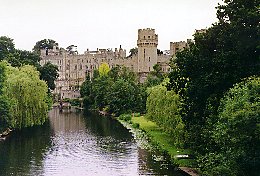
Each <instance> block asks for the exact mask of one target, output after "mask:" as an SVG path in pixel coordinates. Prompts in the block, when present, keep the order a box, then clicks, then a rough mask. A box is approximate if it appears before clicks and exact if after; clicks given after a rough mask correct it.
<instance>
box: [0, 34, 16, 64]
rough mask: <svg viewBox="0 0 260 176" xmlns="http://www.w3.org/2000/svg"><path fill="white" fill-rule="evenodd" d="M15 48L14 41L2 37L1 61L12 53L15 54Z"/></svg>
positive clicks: (0, 41) (0, 44)
mask: <svg viewBox="0 0 260 176" xmlns="http://www.w3.org/2000/svg"><path fill="white" fill-rule="evenodd" d="M14 51H15V46H14V42H13V39H11V38H9V37H6V36H1V37H0V61H1V60H3V59H5V58H6V57H7V56H8V55H9V54H10V53H14Z"/></svg>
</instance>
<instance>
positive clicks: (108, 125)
mask: <svg viewBox="0 0 260 176" xmlns="http://www.w3.org/2000/svg"><path fill="white" fill-rule="evenodd" d="M158 158H162V157H160V156H158V153H155V152H149V151H146V150H145V149H141V148H140V147H138V146H137V144H136V142H135V140H134V139H133V137H132V134H131V133H130V132H129V131H128V130H127V129H126V128H124V127H123V126H122V125H121V124H120V123H119V122H117V121H116V120H114V119H111V118H109V117H102V116H98V115H95V114H90V113H89V114H87V113H83V112H76V111H74V112H71V111H70V112H66V111H63V112H60V111H59V110H58V109H53V110H51V111H50V113H49V121H48V122H47V123H45V124H44V125H43V126H38V127H33V128H27V129H23V130H21V131H14V132H13V133H12V134H11V135H10V136H9V137H7V138H6V140H5V141H3V140H2V141H0V175H1V176H2V175H3V176H8V175H18V176H25V175H26V176H27V175H32V176H38V175H39V176H81V175H82V176H85V175H89V176H95V175H98V176H99V175H100V176H110V175H111V176H135V175H173V176H180V175H181V174H180V173H178V172H177V171H175V170H174V168H173V166H171V165H170V164H169V162H168V161H167V160H165V159H159V160H158Z"/></svg>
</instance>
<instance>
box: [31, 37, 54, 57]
mask: <svg viewBox="0 0 260 176" xmlns="http://www.w3.org/2000/svg"><path fill="white" fill-rule="evenodd" d="M54 46H56V47H58V46H59V44H58V43H57V42H56V41H55V40H52V39H43V40H40V41H38V42H36V44H35V46H34V47H33V51H34V52H35V53H37V54H40V50H41V49H53V47H54Z"/></svg>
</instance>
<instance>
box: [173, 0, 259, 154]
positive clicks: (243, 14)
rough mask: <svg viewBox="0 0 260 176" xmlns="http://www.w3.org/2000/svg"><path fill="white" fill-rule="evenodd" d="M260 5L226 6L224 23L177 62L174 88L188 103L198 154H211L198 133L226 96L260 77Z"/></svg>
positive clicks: (238, 0) (241, 1)
mask: <svg viewBox="0 0 260 176" xmlns="http://www.w3.org/2000/svg"><path fill="white" fill-rule="evenodd" d="M258 5H259V3H257V1H256V0H252V1H246V0H234V1H225V4H224V5H223V6H219V7H218V13H217V15H218V18H219V22H218V23H216V24H214V25H213V27H211V28H209V29H208V30H207V32H206V33H205V34H196V35H195V44H193V45H191V46H190V49H186V50H184V51H183V52H180V53H178V54H177V58H176V60H174V63H175V64H176V66H177V68H176V69H175V70H174V71H173V72H172V73H171V74H170V80H171V81H170V82H171V84H170V86H169V88H170V89H173V90H175V91H176V92H179V93H180V95H181V97H183V98H184V101H185V110H184V112H183V114H185V115H184V122H185V124H186V127H187V130H189V131H190V141H189V143H190V145H191V146H196V147H197V149H198V150H204V149H207V148H208V147H205V145H207V144H210V141H209V139H208V138H207V137H206V136H207V135H206V134H204V135H197V134H196V132H197V131H202V128H204V127H203V126H204V125H205V122H206V121H207V119H208V118H214V117H216V116H217V109H218V106H219V100H220V98H222V97H223V94H224V93H225V92H226V91H227V90H228V89H229V88H230V87H232V85H233V84H234V83H237V82H239V81H240V80H241V79H242V78H246V77H248V76H251V75H259V73H260V59H259V43H258V41H259V40H258V36H259V23H258V20H256V19H259V13H257V10H256V9H257V6H258ZM184 87H186V88H187V91H184V92H183V91H181V89H183V88H184ZM213 123H214V122H213ZM205 132H206V130H205ZM206 133H207V132H206ZM203 136H204V137H205V138H204V137H203ZM200 144H201V146H200Z"/></svg>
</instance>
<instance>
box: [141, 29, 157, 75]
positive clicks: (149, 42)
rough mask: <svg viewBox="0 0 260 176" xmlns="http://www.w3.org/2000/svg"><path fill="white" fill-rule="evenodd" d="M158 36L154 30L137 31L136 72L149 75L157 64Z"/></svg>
mask: <svg viewBox="0 0 260 176" xmlns="http://www.w3.org/2000/svg"><path fill="white" fill-rule="evenodd" d="M157 45H158V35H157V34H155V30H154V29H150V28H147V29H138V40H137V46H138V72H139V73H149V72H150V71H153V66H154V65H155V64H157Z"/></svg>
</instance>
